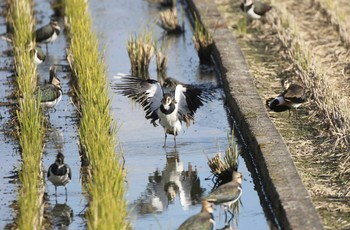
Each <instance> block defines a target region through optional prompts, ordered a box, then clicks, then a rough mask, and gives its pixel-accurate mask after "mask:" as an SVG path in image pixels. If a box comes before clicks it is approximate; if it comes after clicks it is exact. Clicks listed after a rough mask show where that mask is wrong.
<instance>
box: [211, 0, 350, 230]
mask: <svg viewBox="0 0 350 230" xmlns="http://www.w3.org/2000/svg"><path fill="white" fill-rule="evenodd" d="M312 1H313V0H310V1H305V2H302V3H301V2H295V1H284V2H277V1H275V2H276V3H274V4H273V5H274V9H273V10H272V11H271V12H269V13H268V14H267V20H266V22H265V23H264V22H254V23H253V24H252V25H249V27H248V29H247V31H248V33H247V34H244V33H241V32H240V31H234V32H235V34H236V35H238V36H237V37H238V38H239V43H240V45H241V47H242V50H243V51H244V54H245V57H246V59H247V61H248V63H249V67H250V70H251V72H252V74H253V76H254V77H255V84H256V87H257V89H258V91H259V93H260V96H261V97H262V100H263V101H264V100H266V99H267V98H269V97H271V96H274V95H277V94H278V93H280V90H281V88H282V84H281V82H283V81H285V80H288V79H289V80H290V79H295V80H303V81H304V82H305V83H306V84H307V89H308V95H309V96H310V97H309V100H308V101H307V103H305V104H304V105H303V106H302V107H301V108H300V110H299V114H300V115H301V116H300V117H299V118H298V120H297V121H296V120H294V119H288V114H284V113H273V112H270V113H269V115H270V118H271V120H272V121H273V122H274V123H275V125H276V127H277V129H278V130H279V132H280V133H281V135H282V136H283V138H284V140H285V141H286V143H287V145H288V148H289V150H290V152H291V154H292V157H293V160H294V162H295V164H296V166H297V169H298V172H299V174H300V175H301V178H302V180H303V182H304V184H305V186H306V188H307V189H308V192H309V194H310V195H311V197H312V199H313V202H314V204H315V206H316V208H317V210H318V212H319V214H320V215H321V217H322V221H323V223H324V225H325V228H330V227H332V226H349V223H350V220H349V216H348V215H347V214H348V210H349V207H350V206H349V204H348V203H347V202H346V201H347V200H348V198H349V196H350V183H349V179H348V178H349V171H347V170H348V169H349V168H350V167H349V163H350V162H349V161H350V159H349V154H348V150H347V149H348V143H349V139H348V138H349V136H348V135H349V129H348V128H347V127H349V126H348V125H349V123H348V117H349V116H348V112H349V111H348V110H346V109H344V108H347V107H348V106H347V102H348V101H349V100H347V99H346V98H348V96H346V91H347V90H346V88H347V87H348V86H347V84H345V81H339V80H338V82H340V83H341V84H339V85H338V84H335V83H336V81H337V80H335V81H334V79H344V77H345V78H346V73H344V71H345V70H343V68H344V69H345V67H344V66H346V64H347V63H346V61H345V60H349V59H348V58H349V56H348V51H346V49H344V46H346V45H345V44H343V43H342V42H339V39H337V36H338V37H339V34H337V33H339V32H338V30H337V28H335V29H334V25H333V23H332V22H331V21H330V19H329V18H328V17H325V16H324V12H322V11H321V12H320V8H319V6H317V5H314V6H313V5H312V4H313V3H312ZM320 1H321V0H320ZM216 2H217V4H218V5H219V8H221V10H222V11H223V12H224V13H223V15H225V16H226V17H227V18H228V19H229V20H227V22H228V23H229V26H230V27H231V28H236V29H237V30H239V27H238V26H237V23H238V21H239V20H240V19H241V18H242V17H243V15H241V16H239V17H237V15H239V10H238V7H239V5H238V3H237V4H236V5H234V3H231V2H228V1H226V0H216ZM328 10H331V9H328ZM297 11H299V12H297ZM232 15H235V16H232ZM306 18H309V19H306ZM339 21H341V20H339ZM342 26H344V25H342ZM310 28H311V29H310ZM324 35H327V36H324ZM318 36H320V37H318ZM330 38H331V41H328V40H327V39H330ZM344 95H345V96H344ZM315 98H316V99H315ZM346 165H347V166H346ZM335 210H336V211H335Z"/></svg>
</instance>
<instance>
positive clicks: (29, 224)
mask: <svg viewBox="0 0 350 230" xmlns="http://www.w3.org/2000/svg"><path fill="white" fill-rule="evenodd" d="M8 6H9V8H8V9H9V10H8V15H7V18H8V20H9V22H11V25H12V26H13V28H14V33H13V36H12V41H13V44H12V45H13V51H14V59H15V68H16V72H17V78H16V80H17V84H18V94H17V96H18V105H19V106H18V110H17V118H18V135H19V145H20V149H21V154H22V167H21V170H20V172H19V178H20V182H21V189H20V191H19V194H18V206H19V215H18V219H17V221H16V224H17V227H18V229H37V228H40V227H41V224H42V217H43V205H42V197H43V173H42V165H41V155H42V147H43V123H42V121H43V119H42V114H41V111H40V108H39V106H40V105H39V104H38V103H37V101H36V98H35V95H34V91H35V88H36V66H35V64H34V63H33V60H32V57H31V55H30V52H28V51H29V47H28V45H29V44H30V42H32V41H33V28H34V21H33V14H32V10H31V1H29V0H15V1H8Z"/></svg>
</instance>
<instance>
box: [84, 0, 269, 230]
mask: <svg viewBox="0 0 350 230" xmlns="http://www.w3.org/2000/svg"><path fill="white" fill-rule="evenodd" d="M90 10H91V11H92V16H93V19H94V27H95V30H96V31H97V33H98V34H100V37H101V41H102V43H101V49H102V48H104V47H107V48H106V55H105V56H106V62H107V65H108V76H109V80H110V81H112V82H115V81H116V80H115V79H114V78H113V76H114V75H115V74H116V73H120V72H121V73H129V70H130V63H129V58H128V54H127V51H126V44H127V40H128V38H129V36H130V35H134V34H138V33H141V32H143V30H145V29H148V30H152V31H154V34H155V39H156V40H157V41H158V42H160V41H163V42H165V43H168V44H170V48H169V50H168V69H167V74H168V76H171V77H174V78H176V79H177V80H180V81H182V82H184V83H204V82H212V83H213V84H218V82H217V81H218V80H217V77H216V75H215V72H206V73H203V72H202V71H200V68H199V60H198V57H197V54H196V51H195V49H194V46H193V43H192V31H191V28H190V25H189V23H188V21H187V19H186V18H185V29H186V33H185V34H184V36H166V35H164V33H162V30H161V29H160V28H158V27H157V26H154V20H155V19H157V15H158V13H159V8H158V7H157V5H156V4H150V3H148V2H147V1H141V0H140V1H121V0H119V1H107V0H103V1H98V2H97V1H91V2H90ZM178 12H180V11H178ZM178 15H181V13H178ZM180 18H181V16H180ZM106 19H108V22H107V23H106ZM155 69H156V67H155V60H152V63H151V66H150V70H149V73H150V76H151V78H153V79H156V78H157V77H156V71H155ZM216 93H217V95H216V97H215V99H214V100H213V101H211V102H209V103H207V104H205V105H204V106H203V107H202V108H200V109H199V110H198V111H197V114H196V116H195V124H194V125H192V126H191V127H190V128H189V129H186V128H184V131H183V132H181V133H180V135H179V136H178V137H177V148H176V149H174V148H173V147H172V146H173V139H172V136H169V138H168V146H169V147H167V148H166V149H164V148H162V145H163V141H164V133H163V129H162V128H161V127H156V128H154V127H153V126H152V125H151V124H150V123H149V121H147V120H146V119H145V118H144V113H143V111H142V108H141V107H140V106H135V105H133V104H132V103H131V102H130V100H129V99H127V98H126V97H123V96H120V95H118V94H116V93H115V92H113V91H111V97H112V98H113V101H112V113H113V116H114V118H115V119H116V120H117V122H118V125H119V127H120V128H119V132H118V137H119V141H120V142H121V143H122V146H123V150H124V157H125V164H126V169H127V188H128V190H127V194H126V198H127V200H128V203H129V207H130V210H131V212H132V213H133V214H132V217H131V221H132V224H133V226H134V228H135V229H175V228H177V227H178V226H179V225H180V224H181V223H182V222H183V221H184V220H186V219H187V218H188V217H190V216H191V215H194V214H196V213H198V212H199V211H200V208H201V207H200V204H199V203H198V200H199V199H200V198H201V197H203V196H205V195H206V194H208V193H209V192H210V190H211V188H212V186H213V183H212V181H211V180H205V178H207V177H209V176H210V169H209V167H208V166H207V156H210V157H212V156H213V155H214V154H215V153H216V152H217V150H218V149H220V151H221V152H224V150H225V149H226V147H227V145H228V142H227V133H228V132H230V129H231V125H232V124H231V123H232V121H230V120H229V119H228V118H227V113H226V110H225V108H224V94H223V91H222V89H218V90H217V91H216ZM239 171H241V172H242V173H243V175H244V177H245V181H244V182H243V184H242V186H243V190H244V192H243V196H242V198H241V201H242V206H241V207H240V214H239V216H238V227H237V226H235V227H236V228H239V229H268V228H269V227H268V224H267V221H266V218H265V215H264V212H263V210H262V207H261V206H260V201H259V198H258V195H257V192H256V191H255V190H254V183H253V182H252V179H251V177H250V173H249V171H248V170H247V168H246V167H245V164H244V161H243V159H242V158H240V159H239ZM214 216H215V219H216V222H217V225H216V227H217V228H221V227H224V215H223V210H220V208H219V207H218V208H217V210H216V212H215V215H214Z"/></svg>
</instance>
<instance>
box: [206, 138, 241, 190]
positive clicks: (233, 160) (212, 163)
mask: <svg viewBox="0 0 350 230" xmlns="http://www.w3.org/2000/svg"><path fill="white" fill-rule="evenodd" d="M227 142H228V146H227V149H226V150H225V154H224V156H223V157H222V156H221V153H220V152H219V151H218V152H217V153H216V154H215V155H214V157H213V158H211V159H209V157H208V165H209V168H210V170H211V173H212V174H213V175H214V178H213V179H214V180H215V184H216V185H219V184H222V183H225V182H227V181H230V180H231V176H232V172H233V171H237V170H238V156H239V153H238V150H237V143H236V142H235V140H234V133H233V131H232V134H231V136H230V135H229V134H227ZM214 187H215V186H214Z"/></svg>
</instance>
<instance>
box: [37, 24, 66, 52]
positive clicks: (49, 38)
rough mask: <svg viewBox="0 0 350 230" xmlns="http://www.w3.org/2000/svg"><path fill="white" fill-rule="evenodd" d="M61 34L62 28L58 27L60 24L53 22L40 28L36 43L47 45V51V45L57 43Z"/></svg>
mask: <svg viewBox="0 0 350 230" xmlns="http://www.w3.org/2000/svg"><path fill="white" fill-rule="evenodd" d="M60 32H61V27H60V26H59V25H58V22H57V21H56V20H51V21H50V23H49V24H47V25H45V26H43V27H40V28H39V29H37V30H36V31H35V42H36V43H44V44H46V51H47V50H48V48H47V44H48V43H52V42H53V41H55V40H56V39H57V37H58V35H59V34H60Z"/></svg>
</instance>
